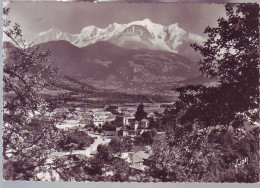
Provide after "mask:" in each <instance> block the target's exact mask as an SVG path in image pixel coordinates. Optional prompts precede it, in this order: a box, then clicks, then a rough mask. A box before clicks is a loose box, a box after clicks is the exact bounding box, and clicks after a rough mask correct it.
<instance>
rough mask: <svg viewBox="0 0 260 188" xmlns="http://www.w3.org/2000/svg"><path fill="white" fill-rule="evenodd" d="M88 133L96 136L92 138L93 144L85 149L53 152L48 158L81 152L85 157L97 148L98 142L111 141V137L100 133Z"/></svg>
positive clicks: (105, 142)
mask: <svg viewBox="0 0 260 188" xmlns="http://www.w3.org/2000/svg"><path fill="white" fill-rule="evenodd" d="M88 135H89V136H91V137H94V138H95V137H96V139H95V140H94V142H93V144H91V145H90V146H89V147H88V148H87V149H86V150H73V151H72V152H53V153H51V154H50V156H49V157H50V160H51V158H53V157H62V156H65V155H70V154H82V155H86V156H87V157H90V156H91V155H90V154H91V153H92V152H95V151H96V150H97V147H98V145H99V144H107V143H109V142H110V141H111V138H103V137H102V136H100V135H95V134H91V133H88ZM50 162H51V161H50Z"/></svg>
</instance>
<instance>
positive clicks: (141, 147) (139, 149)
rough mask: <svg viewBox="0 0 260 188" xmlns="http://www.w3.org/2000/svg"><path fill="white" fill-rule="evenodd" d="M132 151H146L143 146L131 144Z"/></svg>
mask: <svg viewBox="0 0 260 188" xmlns="http://www.w3.org/2000/svg"><path fill="white" fill-rule="evenodd" d="M132 150H133V152H135V153H137V152H138V151H146V147H145V146H135V145H134V146H133V149H132Z"/></svg>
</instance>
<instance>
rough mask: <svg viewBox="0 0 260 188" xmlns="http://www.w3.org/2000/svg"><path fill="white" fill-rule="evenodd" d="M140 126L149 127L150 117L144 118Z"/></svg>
mask: <svg viewBox="0 0 260 188" xmlns="http://www.w3.org/2000/svg"><path fill="white" fill-rule="evenodd" d="M139 127H140V128H143V129H147V128H148V127H149V120H148V119H142V120H141V121H140V123H139Z"/></svg>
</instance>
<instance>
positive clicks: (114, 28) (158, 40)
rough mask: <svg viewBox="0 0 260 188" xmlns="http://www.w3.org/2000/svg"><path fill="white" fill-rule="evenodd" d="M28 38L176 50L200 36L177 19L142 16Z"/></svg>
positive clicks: (43, 40)
mask: <svg viewBox="0 0 260 188" xmlns="http://www.w3.org/2000/svg"><path fill="white" fill-rule="evenodd" d="M31 40H33V42H34V43H36V44H39V43H44V42H48V41H57V40H66V41H69V42H70V43H72V44H73V45H75V46H77V47H85V46H88V45H90V44H94V43H96V42H98V41H110V42H112V43H114V44H116V45H118V46H122V47H125V48H131V49H132V48H133V49H137V48H146V49H153V50H167V51H171V52H175V53H179V52H180V49H181V50H183V49H184V48H183V45H185V44H186V45H187V44H190V43H193V42H198V43H201V42H202V41H203V38H202V37H201V36H199V35H195V34H192V33H188V32H186V31H185V30H183V29H182V28H180V27H179V26H178V24H177V23H175V24H172V25H169V26H163V25H161V24H156V23H153V22H152V21H151V20H150V19H144V20H142V21H134V22H131V23H128V24H118V23H113V24H110V25H108V26H107V27H106V28H103V29H102V28H98V27H96V26H87V27H84V28H83V29H82V30H81V32H80V33H79V34H69V33H65V32H62V31H59V30H57V29H55V28H51V29H49V30H48V31H43V32H41V33H39V34H37V35H35V36H34V37H31Z"/></svg>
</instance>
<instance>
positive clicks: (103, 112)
mask: <svg viewBox="0 0 260 188" xmlns="http://www.w3.org/2000/svg"><path fill="white" fill-rule="evenodd" d="M168 105H169V104H168V103H124V104H110V105H105V106H104V107H103V108H85V107H77V108H75V111H74V113H72V114H71V115H70V116H68V117H66V118H64V119H62V120H60V121H59V123H58V124H57V125H56V127H57V128H58V129H62V130H64V131H68V132H69V131H73V130H74V131H75V130H77V131H85V132H87V134H88V135H89V136H91V137H93V138H95V140H94V142H93V143H92V144H91V145H90V146H89V147H88V148H86V149H84V150H73V151H71V152H55V153H53V154H52V155H51V157H50V160H49V161H51V158H52V157H54V156H56V157H57V156H64V155H75V156H76V157H85V156H87V157H92V156H95V155H96V154H97V150H98V149H97V148H98V146H99V145H105V144H108V143H109V142H111V140H112V139H113V138H126V137H127V138H129V139H131V140H132V142H133V146H132V148H131V151H129V152H119V153H116V154H115V155H114V157H116V158H119V159H122V160H124V161H126V162H128V163H129V167H130V168H131V169H133V170H136V171H137V172H141V171H144V170H145V169H147V168H148V167H147V166H146V165H145V164H146V163H147V162H148V158H149V156H150V155H151V152H152V150H151V146H152V143H153V142H155V141H158V140H160V139H161V136H162V135H164V133H165V132H164V130H163V129H160V128H158V127H156V126H155V125H153V123H154V122H155V120H156V119H157V118H158V117H159V116H160V114H163V112H164V111H165V109H167V106H168ZM138 113H140V114H139V115H138ZM142 113H143V114H142ZM137 116H139V117H137ZM110 175H112V174H110Z"/></svg>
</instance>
